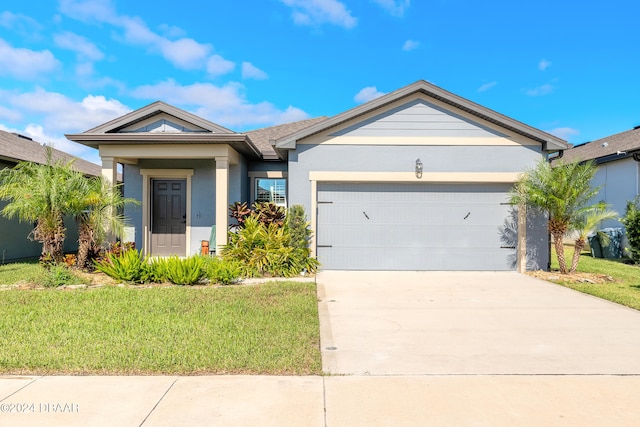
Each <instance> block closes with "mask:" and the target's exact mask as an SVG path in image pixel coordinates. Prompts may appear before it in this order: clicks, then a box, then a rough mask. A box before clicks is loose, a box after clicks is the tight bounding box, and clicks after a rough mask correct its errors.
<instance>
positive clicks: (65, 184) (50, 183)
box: [0, 147, 79, 263]
mask: <svg viewBox="0 0 640 427" xmlns="http://www.w3.org/2000/svg"><path fill="white" fill-rule="evenodd" d="M46 155H47V161H46V163H45V164H39V163H32V162H20V163H18V165H17V166H16V167H14V168H10V169H9V168H8V169H3V170H2V171H0V200H6V201H8V202H9V203H8V204H7V205H6V206H5V207H4V209H3V210H2V214H3V215H4V216H5V217H7V218H18V220H20V221H23V222H30V223H35V226H34V228H33V230H32V231H31V233H30V234H29V236H28V238H29V239H30V240H34V241H36V242H40V243H42V257H43V258H50V259H52V260H53V261H54V262H56V263H58V262H62V259H63V257H64V251H63V246H64V239H65V232H66V229H65V226H64V219H63V218H64V216H65V215H66V214H67V213H68V212H69V210H70V205H71V204H72V202H73V199H74V198H76V197H77V194H78V187H77V186H78V184H79V182H78V180H77V174H75V170H74V168H73V161H71V162H68V163H63V162H61V161H56V162H54V161H53V160H52V151H51V148H49V147H47V153H46Z"/></svg>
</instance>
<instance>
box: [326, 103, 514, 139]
mask: <svg viewBox="0 0 640 427" xmlns="http://www.w3.org/2000/svg"><path fill="white" fill-rule="evenodd" d="M332 136H397V137H405V136H441V137H466V138H478V137H495V136H504V135H503V134H501V133H499V132H496V131H495V130H492V129H489V128H487V127H484V126H482V125H479V124H478V123H476V122H472V121H470V120H468V119H466V118H464V117H462V116H459V115H457V114H454V113H452V112H450V111H445V110H443V109H441V108H440V107H438V106H436V105H434V104H431V103H429V102H427V101H424V100H420V99H416V100H413V101H411V102H408V103H406V104H403V105H401V106H399V107H396V108H393V109H391V110H388V111H385V112H384V113H382V114H379V115H377V116H375V117H372V118H370V119H368V120H365V121H362V122H359V123H357V124H355V125H353V126H350V127H348V128H346V129H342V130H340V131H338V132H336V133H334V134H332Z"/></svg>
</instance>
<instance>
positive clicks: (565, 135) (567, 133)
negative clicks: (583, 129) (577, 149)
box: [547, 127, 580, 141]
mask: <svg viewBox="0 0 640 427" xmlns="http://www.w3.org/2000/svg"><path fill="white" fill-rule="evenodd" d="M547 133H550V134H551V135H555V136H557V137H558V138H562V139H564V140H565V141H568V140H569V138H571V137H572V136H575V135H579V134H580V131H579V130H577V129H573V128H569V127H559V128H555V129H551V130H548V131H547Z"/></svg>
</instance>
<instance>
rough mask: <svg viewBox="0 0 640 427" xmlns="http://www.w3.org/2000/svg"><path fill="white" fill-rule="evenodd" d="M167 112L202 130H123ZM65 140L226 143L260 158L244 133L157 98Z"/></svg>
mask: <svg viewBox="0 0 640 427" xmlns="http://www.w3.org/2000/svg"><path fill="white" fill-rule="evenodd" d="M162 113H164V114H168V115H169V116H173V117H175V118H177V119H179V120H180V121H184V122H187V123H190V124H191V125H194V126H195V127H198V128H200V129H202V131H200V130H199V131H194V132H179V131H176V132H171V131H170V132H145V131H126V132H124V131H123V130H124V129H125V128H127V127H129V126H132V125H135V124H136V123H139V122H142V121H143V120H146V119H149V118H151V117H153V116H155V115H159V114H162ZM65 136H66V137H67V138H68V139H70V140H72V141H75V142H79V143H80V144H84V145H87V146H89V147H93V148H98V147H99V146H100V145H110V144H174V143H178V144H180V143H182V144H216V143H219V144H229V145H231V146H232V147H233V148H234V149H235V150H237V151H238V152H241V153H243V154H244V155H245V156H247V157H249V158H260V157H261V153H260V150H259V149H258V148H257V147H256V146H255V144H254V143H253V142H252V141H251V139H250V138H248V137H247V135H245V134H242V133H236V132H234V131H232V130H229V129H227V128H225V127H222V126H219V125H217V124H215V123H212V122H210V121H208V120H206V119H203V118H201V117H198V116H196V115H195V114H192V113H189V112H187V111H184V110H182V109H180V108H177V107H174V106H172V105H169V104H166V103H164V102H162V101H156V102H154V103H152V104H149V105H147V106H145V107H142V108H139V109H137V110H135V111H132V112H130V113H127V114H125V115H124V116H121V117H118V118H116V119H114V120H111V121H109V122H107V123H105V124H102V125H100V126H97V127H95V128H93V129H89V130H88V131H85V132H82V133H79V134H69V135H65Z"/></svg>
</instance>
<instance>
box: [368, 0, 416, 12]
mask: <svg viewBox="0 0 640 427" xmlns="http://www.w3.org/2000/svg"><path fill="white" fill-rule="evenodd" d="M372 1H373V2H374V3H376V4H377V5H378V6H380V7H382V8H383V9H385V10H386V11H388V12H389V13H390V14H391V15H393V16H403V15H404V12H405V10H407V9H409V6H410V5H411V0H372Z"/></svg>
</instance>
